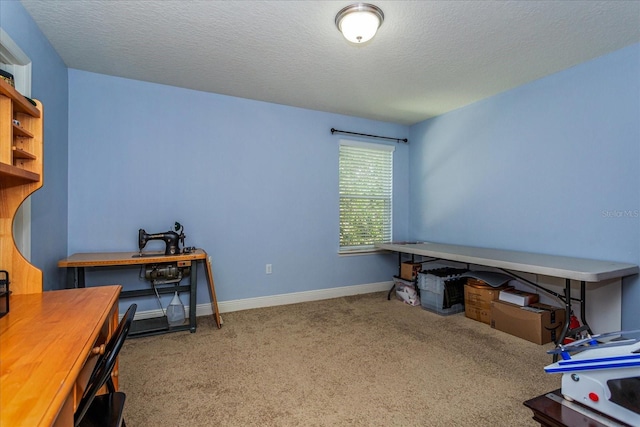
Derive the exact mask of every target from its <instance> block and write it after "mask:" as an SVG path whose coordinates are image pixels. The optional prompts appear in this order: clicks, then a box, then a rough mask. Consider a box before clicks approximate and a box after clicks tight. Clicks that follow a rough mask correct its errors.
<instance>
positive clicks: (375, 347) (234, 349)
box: [120, 293, 560, 427]
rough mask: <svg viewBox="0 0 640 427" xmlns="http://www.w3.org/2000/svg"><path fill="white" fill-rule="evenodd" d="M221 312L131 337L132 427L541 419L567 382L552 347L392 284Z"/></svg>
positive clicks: (126, 371) (124, 385)
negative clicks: (407, 298)
mask: <svg viewBox="0 0 640 427" xmlns="http://www.w3.org/2000/svg"><path fill="white" fill-rule="evenodd" d="M223 319H224V325H223V326H222V329H217V328H216V327H215V324H214V323H213V319H212V318H211V317H199V318H198V330H197V332H196V333H195V334H191V333H189V332H177V333H171V334H165V335H159V336H153V337H144V338H133V339H129V340H128V341H127V342H126V343H125V347H124V348H123V350H122V353H121V358H120V387H121V389H122V390H123V391H124V392H125V393H126V394H127V403H126V413H125V414H126V421H127V425H128V426H129V427H143V426H144V427H146V426H176V427H177V426H189V427H197V426H218V425H219V426H255V425H260V426H352V425H357V426H535V425H537V424H536V423H535V422H534V421H533V420H531V415H532V413H531V411H530V410H529V409H527V408H526V407H525V406H523V404H522V402H523V401H525V400H527V399H529V398H532V397H535V396H537V395H540V394H542V393H545V392H547V391H551V390H554V389H556V388H559V387H560V377H559V376H557V375H549V374H545V373H544V370H543V368H544V366H545V365H547V364H549V363H551V361H552V360H551V356H549V355H548V354H546V350H548V349H550V348H553V346H552V345H551V344H548V345H545V346H539V345H536V344H532V343H530V342H528V341H525V340H522V339H520V338H516V337H513V336H511V335H507V334H505V333H502V332H499V331H496V330H493V329H491V328H490V327H489V326H488V325H485V324H483V323H479V322H476V321H473V320H470V319H467V318H466V317H465V316H464V313H461V314H456V315H452V316H438V315H436V314H433V313H430V312H428V311H424V310H422V309H421V308H420V307H411V306H408V305H406V304H403V303H402V302H400V301H397V300H391V301H387V299H386V293H375V294H367V295H360V296H353V297H344V298H337V299H331V300H325V301H316V302H309V303H302V304H294V305H288V306H279V307H270V308H262V309H255V310H246V311H239V312H234V313H226V314H224V315H223Z"/></svg>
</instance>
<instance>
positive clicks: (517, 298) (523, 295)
mask: <svg viewBox="0 0 640 427" xmlns="http://www.w3.org/2000/svg"><path fill="white" fill-rule="evenodd" d="M538 298H539V297H538V294H534V293H532V292H525V291H521V290H520V289H509V290H504V291H500V298H498V299H499V300H500V301H504V302H509V303H511V304H515V305H519V306H521V307H524V306H527V305H531V304H534V303H536V302H538Z"/></svg>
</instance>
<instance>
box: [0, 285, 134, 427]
mask: <svg viewBox="0 0 640 427" xmlns="http://www.w3.org/2000/svg"><path fill="white" fill-rule="evenodd" d="M120 290H121V287H120V286H103V287H100V288H88V289H67V290H62V291H49V292H43V293H39V294H26V295H11V310H10V311H9V314H7V315H6V316H4V317H2V318H0V408H2V410H1V411H0V426H3V427H4V426H7V427H8V426H11V427H21V426H24V427H36V426H72V425H73V414H74V412H75V409H76V408H77V405H78V402H79V400H80V397H81V396H82V393H83V392H84V388H85V387H86V384H87V381H88V378H89V375H90V374H91V371H92V370H93V367H94V365H95V363H96V361H97V358H98V355H97V354H94V353H92V350H93V349H94V348H96V347H98V346H99V345H100V344H104V343H106V342H107V340H108V339H109V338H110V337H111V334H112V333H113V331H114V330H115V328H116V327H117V325H118V304H117V302H118V295H119V293H120ZM115 372H116V373H117V370H116V371H115ZM114 383H115V385H116V387H117V377H114Z"/></svg>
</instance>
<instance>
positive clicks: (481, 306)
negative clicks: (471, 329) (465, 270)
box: [464, 279, 513, 325]
mask: <svg viewBox="0 0 640 427" xmlns="http://www.w3.org/2000/svg"><path fill="white" fill-rule="evenodd" d="M505 289H513V287H511V286H508V285H503V286H500V287H497V288H494V287H493V286H490V285H487V284H486V283H485V282H483V281H482V280H477V279H468V280H467V284H466V285H465V286H464V314H465V316H467V317H468V318H470V319H473V320H477V321H479V322H482V323H486V324H487V325H489V324H491V301H494V300H497V299H498V296H499V295H500V291H501V290H505Z"/></svg>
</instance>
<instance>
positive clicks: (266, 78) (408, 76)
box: [21, 0, 640, 124]
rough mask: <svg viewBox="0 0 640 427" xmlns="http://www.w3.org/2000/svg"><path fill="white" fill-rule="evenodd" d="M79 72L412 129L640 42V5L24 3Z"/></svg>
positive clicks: (37, 0)
mask: <svg viewBox="0 0 640 427" xmlns="http://www.w3.org/2000/svg"><path fill="white" fill-rule="evenodd" d="M21 1H22V4H23V5H24V6H25V8H26V9H27V11H28V12H29V13H30V14H31V16H32V17H33V18H34V20H35V22H36V23H37V24H38V26H39V27H40V28H41V29H42V31H43V32H44V34H45V35H46V36H47V38H48V39H49V40H50V42H51V44H52V45H53V47H54V48H55V49H56V51H57V52H58V53H59V54H60V56H61V57H62V59H63V60H64V62H65V64H66V65H67V66H68V67H70V68H74V69H79V70H86V71H91V72H96V73H102V74H108V75H113V76H120V77H125V78H130V79H136V80H143V81H149V82H155V83H162V84H167V85H172V86H178V87H184V88H190V89H195V90H200V91H206V92H214V93H219V94H225V95H232V96H237V97H242V98H249V99H256V100H261V101H267V102H272V103H278V104H284V105H290V106H296V107H302V108H309V109H313V110H320V111H328V112H335V113H340V114H346V115H352V116H358V117H365V118H371V119H376V120H383V121H389V122H395V123H401V124H413V123H416V122H419V121H422V120H424V119H427V118H429V117H433V116H435V115H439V114H442V113H445V112H447V111H450V110H453V109H456V108H459V107H462V106H464V105H468V104H470V103H473V102H475V101H478V100H480V99H483V98H486V97H488V96H491V95H494V94H496V93H499V92H502V91H505V90H508V89H511V88H513V87H516V86H519V85H521V84H523V83H527V82H529V81H532V80H535V79H538V78H541V77H543V76H546V75H549V74H552V73H555V72H558V71H560V70H563V69H566V68H568V67H571V66H573V65H576V64H579V63H581V62H585V61H587V60H589V59H592V58H595V57H598V56H601V55H603V54H606V53H608V52H611V51H614V50H617V49H620V48H622V47H625V46H628V45H630V44H633V43H636V42H639V41H640V1H636V0H634V1H372V3H374V4H376V5H377V6H379V7H380V8H381V9H382V10H383V11H384V14H385V21H384V23H383V25H382V27H381V28H380V30H379V32H378V34H377V35H376V36H375V37H374V38H373V40H372V41H370V42H369V43H367V44H365V45H360V46H356V45H352V44H350V43H349V42H347V41H346V40H344V38H343V37H342V35H341V34H340V33H339V32H338V30H337V29H336V27H335V24H334V18H335V15H336V13H337V12H338V11H339V10H340V9H342V8H343V7H344V6H346V5H348V4H350V3H351V2H349V1H171V0H136V1H134V0H131V1H127V0H119V1H101V0H73V1H70V0H21Z"/></svg>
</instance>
